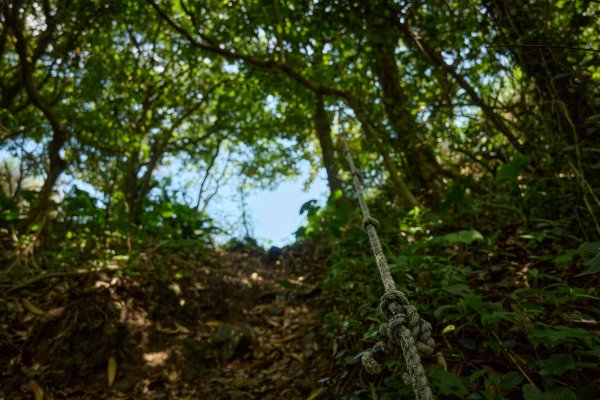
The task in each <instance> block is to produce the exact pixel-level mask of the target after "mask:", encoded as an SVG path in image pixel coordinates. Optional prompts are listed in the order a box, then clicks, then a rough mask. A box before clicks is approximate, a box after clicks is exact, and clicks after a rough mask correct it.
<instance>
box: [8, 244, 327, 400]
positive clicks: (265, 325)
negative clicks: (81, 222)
mask: <svg viewBox="0 0 600 400" xmlns="http://www.w3.org/2000/svg"><path fill="white" fill-rule="evenodd" d="M278 253H279V252H277V251H273V252H271V253H268V254H267V253H265V252H263V251H261V250H259V249H255V248H251V247H245V246H239V247H238V248H237V249H236V250H233V251H228V252H217V251H212V250H205V249H198V248H194V247H188V248H183V249H182V248H180V247H179V248H177V249H175V248H169V247H168V246H162V247H161V248H159V249H156V250H154V251H148V252H144V253H142V254H140V258H139V260H137V261H135V262H130V263H128V265H130V266H131V265H133V266H134V267H128V268H125V262H124V261H120V262H115V263H113V265H111V266H110V267H111V268H113V269H112V270H109V271H104V272H99V273H85V274H80V275H68V276H64V277H58V278H53V279H44V280H40V281H38V282H35V283H33V284H31V285H28V286H25V287H23V288H20V289H19V290H13V291H11V292H10V293H3V294H2V295H0V300H1V303H0V323H1V329H0V366H1V370H2V373H1V374H2V375H1V376H0V381H1V384H0V399H6V400H8V399H10V400H18V399H31V398H34V394H35V393H36V392H37V393H38V394H39V393H41V392H42V391H43V393H44V399H67V398H68V399H98V398H107V399H122V398H145V399H167V398H177V399H186V398H187V399H232V400H238V399H271V398H282V397H285V398H288V399H305V398H307V397H309V396H310V393H311V391H312V390H313V388H314V386H313V385H314V381H315V379H318V378H315V377H313V376H311V370H314V368H315V367H314V366H315V365H316V364H318V363H319V360H318V351H317V350H318V342H319V341H318V338H316V337H315V333H314V332H316V331H317V330H318V329H316V328H315V327H316V326H317V325H318V324H319V322H318V320H317V318H316V315H315V311H314V310H313V309H312V307H313V306H314V302H315V301H316V298H317V297H318V296H317V295H318V291H319V289H318V283H319V281H320V280H319V270H321V271H322V268H321V267H318V265H325V264H326V260H323V257H322V256H319V255H317V254H315V250H314V249H313V248H312V247H311V246H303V247H296V248H285V249H284V250H283V252H282V253H281V254H278ZM119 263H120V264H121V265H119ZM115 372H116V375H115V377H114V380H113V381H112V382H111V386H110V387H109V380H111V378H110V377H109V375H111V374H114V373H115Z"/></svg>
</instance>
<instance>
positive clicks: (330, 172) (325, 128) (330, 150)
mask: <svg viewBox="0 0 600 400" xmlns="http://www.w3.org/2000/svg"><path fill="white" fill-rule="evenodd" d="M313 120H314V125H315V131H316V133H317V137H318V139H319V145H320V146H321V157H322V159H323V166H324V167H325V172H326V173H327V183H328V185H329V193H330V196H334V194H335V193H336V192H337V191H338V190H339V191H340V192H342V194H343V190H342V182H341V181H340V178H339V177H338V174H337V171H336V168H335V158H334V157H335V156H334V146H333V140H332V138H331V125H330V121H329V118H328V117H327V112H326V111H325V104H324V102H323V96H321V95H317V96H316V99H315V113H314V117H313Z"/></svg>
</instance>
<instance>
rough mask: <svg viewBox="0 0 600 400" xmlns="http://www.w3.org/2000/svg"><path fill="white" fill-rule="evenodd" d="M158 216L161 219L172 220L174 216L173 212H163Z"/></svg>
mask: <svg viewBox="0 0 600 400" xmlns="http://www.w3.org/2000/svg"><path fill="white" fill-rule="evenodd" d="M160 216H161V217H163V218H173V217H174V216H175V212H173V211H163V212H162V213H160Z"/></svg>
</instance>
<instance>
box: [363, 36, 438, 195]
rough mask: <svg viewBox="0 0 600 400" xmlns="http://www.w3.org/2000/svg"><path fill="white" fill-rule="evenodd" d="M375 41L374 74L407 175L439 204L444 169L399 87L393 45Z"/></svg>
mask: <svg viewBox="0 0 600 400" xmlns="http://www.w3.org/2000/svg"><path fill="white" fill-rule="evenodd" d="M373 42H374V43H373V49H374V53H375V54H374V56H375V61H374V64H373V71H374V73H375V76H377V79H378V81H379V85H380V86H381V90H382V94H383V101H384V106H385V110H386V114H387V116H388V119H389V122H390V125H391V126H392V128H393V129H394V131H395V132H396V134H397V138H396V142H397V144H398V146H399V148H400V150H401V151H402V153H403V154H404V155H405V157H406V159H407V161H408V164H409V165H408V168H409V170H408V171H407V172H408V176H409V177H410V178H412V179H413V180H415V181H416V182H417V183H418V185H419V186H420V188H421V189H422V190H423V191H424V192H425V193H426V194H427V195H428V197H430V199H431V200H433V202H434V203H437V202H438V201H439V200H441V198H442V197H443V195H444V191H445V189H444V183H443V182H442V180H441V167H440V166H439V164H438V162H437V160H436V158H435V155H434V153H433V149H432V148H431V145H430V144H429V143H428V142H427V140H426V139H425V138H424V136H423V134H422V132H420V128H419V126H418V125H417V124H416V122H415V121H414V119H413V117H412V115H411V113H410V110H409V107H410V104H409V102H408V99H407V98H406V96H405V94H404V92H403V90H402V86H401V84H400V77H399V75H398V66H397V65H396V59H395V57H394V46H393V45H392V44H391V43H390V42H388V41H385V42H376V41H373Z"/></svg>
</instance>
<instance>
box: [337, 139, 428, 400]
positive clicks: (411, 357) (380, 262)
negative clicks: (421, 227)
mask: <svg viewBox="0 0 600 400" xmlns="http://www.w3.org/2000/svg"><path fill="white" fill-rule="evenodd" d="M340 137H341V140H342V143H343V146H344V155H345V157H346V160H347V161H348V165H349V166H350V172H351V175H352V183H353V184H354V189H355V190H356V197H357V198H358V204H359V206H360V210H361V212H362V215H363V227H364V229H365V231H366V232H367V235H369V241H370V242H371V248H372V249H373V255H374V256H375V262H376V264H377V268H378V269H379V274H380V275H381V281H382V282H383V287H384V288H385V293H384V294H383V296H382V297H381V304H380V308H381V311H382V312H383V313H384V314H385V316H386V317H387V319H388V323H384V324H381V326H380V327H379V334H380V336H381V340H380V341H379V342H377V343H376V344H375V346H373V348H371V349H370V350H368V351H366V352H365V353H364V354H363V356H362V364H363V366H364V367H365V369H366V370H367V372H369V373H371V374H378V373H380V372H381V371H382V370H383V362H384V361H385V358H386V356H387V355H388V354H389V353H390V352H391V351H392V350H394V349H395V348H397V347H398V346H400V348H401V349H402V354H403V356H404V360H405V361H406V367H407V370H408V374H403V379H404V382H405V383H407V384H408V383H411V384H412V387H413V391H414V392H415V395H416V398H417V400H430V399H433V394H432V392H431V388H430V387H429V382H428V381H427V376H426V375H425V369H424V368H423V364H421V357H420V354H431V353H433V347H434V346H435V342H434V341H433V338H432V337H431V324H429V322H427V321H425V320H424V319H423V318H421V317H420V316H419V313H418V311H417V309H416V308H415V307H414V306H412V305H410V303H409V301H408V299H407V298H406V295H405V294H404V293H402V292H401V291H399V290H397V289H396V283H395V282H394V278H392V274H391V273H390V268H389V266H388V264H387V261H386V259H385V255H384V254H383V249H382V248H381V243H380V242H379V237H378V236H377V228H378V227H379V222H378V221H377V220H376V219H375V218H373V217H371V214H370V212H369V207H368V206H367V202H366V201H365V197H364V195H363V190H362V187H361V184H360V174H359V172H358V171H357V169H356V166H355V165H354V159H353V157H352V152H351V151H350V147H349V146H348V142H347V140H346V137H345V134H344V132H343V130H342V131H341V134H340Z"/></svg>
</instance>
